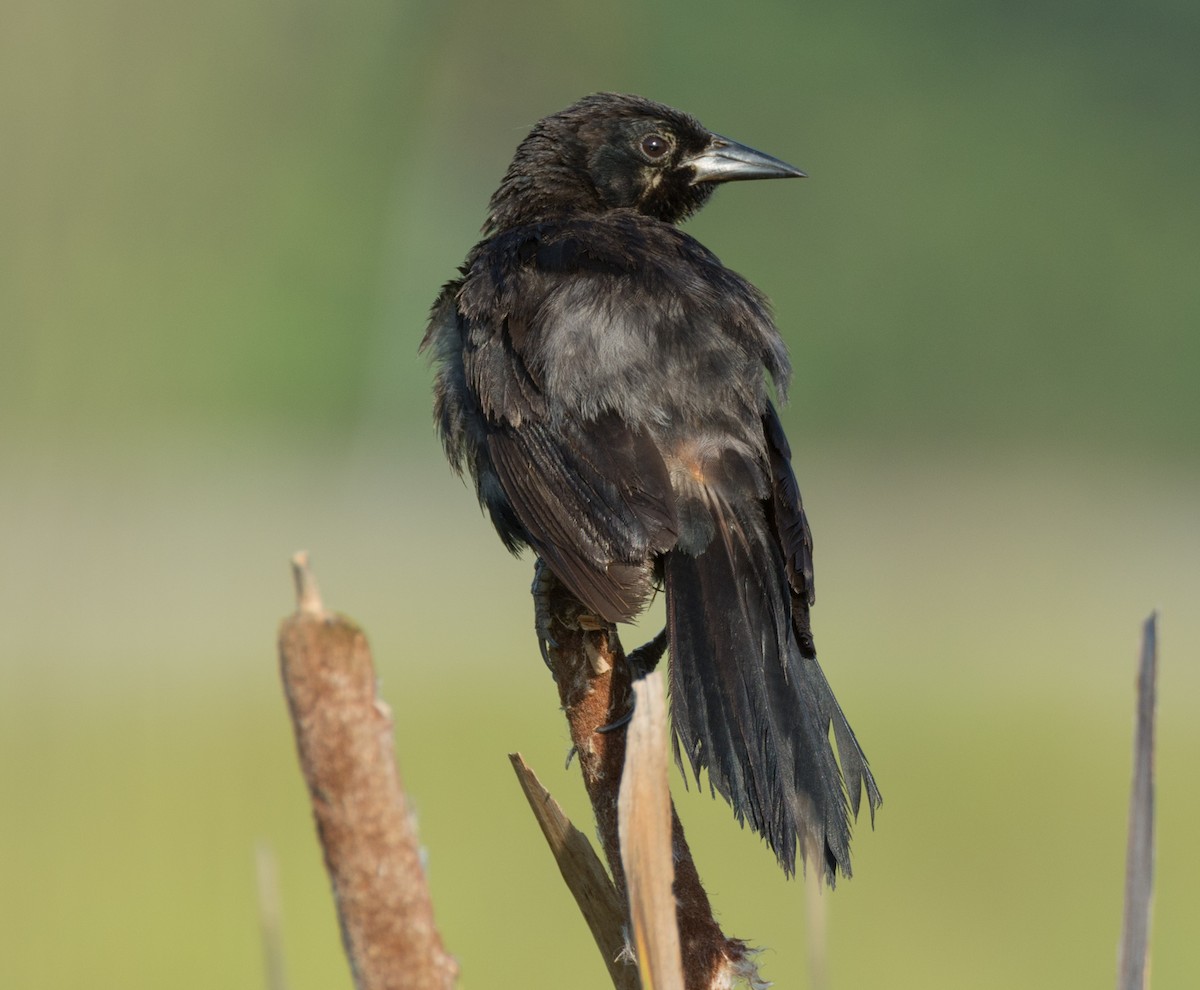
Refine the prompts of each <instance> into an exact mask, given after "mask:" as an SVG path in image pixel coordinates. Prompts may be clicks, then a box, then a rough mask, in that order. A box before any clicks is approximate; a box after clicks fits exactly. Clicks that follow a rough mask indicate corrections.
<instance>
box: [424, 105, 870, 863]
mask: <svg viewBox="0 0 1200 990" xmlns="http://www.w3.org/2000/svg"><path fill="white" fill-rule="evenodd" d="M801 174H802V173H800V172H798V171H797V170H796V169H794V168H792V167H791V166H789V165H785V164H784V163H783V162H780V161H778V160H776V159H773V158H771V157H770V156H767V155H763V154H761V153H759V152H755V151H752V150H751V149H749V148H745V147H743V146H741V145H738V144H735V143H733V142H731V141H728V140H726V139H724V138H721V137H719V136H717V135H715V134H713V133H711V132H710V131H708V130H706V129H705V128H704V127H702V126H701V125H700V123H699V122H698V121H696V120H695V119H694V118H692V117H690V116H688V115H686V114H683V113H680V112H679V111H677V110H672V109H671V108H670V107H666V106H663V105H661V104H658V103H652V102H650V101H649V100H644V99H641V98H639V97H635V96H619V95H616V94H612V93H598V94H595V95H593V96H589V97H586V98H585V99H583V100H581V101H579V102H578V103H576V104H575V105H574V106H571V107H568V108H567V109H566V110H563V111H562V112H561V113H557V114H554V115H552V116H550V117H547V118H545V119H544V120H542V121H541V122H540V123H538V124H537V126H536V127H534V129H533V131H532V133H530V135H529V136H528V137H527V138H526V139H525V140H524V141H522V142H521V145H520V146H519V147H518V148H517V151H516V155H515V157H514V158H513V162H512V164H511V165H510V166H509V169H508V172H507V173H506V174H505V176H504V179H503V181H502V182H501V184H500V188H499V189H498V190H497V191H496V193H495V195H494V196H493V197H492V200H491V204H490V210H489V213H488V218H487V222H486V223H485V225H484V240H482V241H481V242H480V243H479V244H477V245H476V246H475V248H474V249H473V250H472V251H471V253H470V255H469V256H468V257H467V260H466V262H465V264H464V265H463V267H462V268H461V278H458V279H456V280H455V281H453V282H450V283H448V284H447V285H446V286H445V287H444V288H443V290H442V293H441V296H440V297H439V298H438V301H437V303H436V304H435V305H434V307H433V313H432V318H431V320H430V324H429V329H428V331H427V332H426V334H425V339H424V341H423V343H422V348H423V349H426V348H427V349H429V350H430V351H431V352H432V355H433V358H434V360H435V362H436V365H437V384H436V404H435V418H436V421H437V425H438V428H439V430H440V432H441V436H442V440H443V443H444V444H445V448H446V454H447V456H448V457H449V459H450V463H451V464H452V465H453V466H454V467H455V469H457V470H459V471H461V470H462V469H463V468H466V469H467V470H468V471H469V472H470V474H471V476H472V477H473V478H474V480H475V485H476V488H477V491H478V495H479V500H480V503H481V504H482V505H483V506H484V507H485V508H486V509H487V511H488V512H489V513H490V515H491V518H492V522H493V523H494V524H495V526H496V529H497V531H498V532H499V534H500V538H501V539H502V540H503V541H504V543H505V545H506V546H507V547H508V548H509V549H510V550H514V551H515V550H518V549H520V548H521V547H523V546H530V547H532V548H533V549H534V551H535V552H536V553H537V554H538V555H539V556H540V557H541V558H542V559H543V560H545V562H546V563H547V565H549V567H550V569H551V570H552V571H553V572H554V573H555V575H557V577H558V578H559V579H560V580H561V581H562V582H563V583H565V584H566V585H567V587H569V588H570V589H571V591H572V592H573V593H574V594H575V595H576V596H577V597H578V598H579V599H580V600H581V601H583V602H584V603H585V604H586V605H587V606H588V607H589V608H590V609H591V610H593V611H594V612H595V613H597V614H598V615H600V616H602V617H603V618H604V619H606V620H608V621H610V622H622V621H627V620H629V619H632V618H633V617H634V616H636V615H637V614H638V613H639V612H640V611H641V609H642V608H643V606H644V605H645V603H646V601H647V598H648V597H649V595H650V593H651V591H652V590H653V588H654V586H655V585H656V583H657V582H660V581H661V582H662V583H663V585H664V586H665V589H666V598H667V616H668V619H667V622H668V626H667V628H668V639H669V644H670V645H669V649H670V657H671V660H670V663H671V710H672V718H673V723H674V731H675V747H676V757H677V758H678V759H680V761H681V762H682V761H684V760H686V761H687V764H688V765H690V767H691V768H692V771H693V772H694V773H695V774H696V775H697V776H698V775H699V773H700V770H701V769H702V768H707V770H708V774H709V779H710V781H711V782H712V785H713V787H714V788H715V789H716V790H717V791H719V792H720V793H721V794H722V795H723V796H724V797H725V798H727V799H728V800H729V801H730V803H731V804H732V806H733V809H734V812H735V813H736V815H737V817H738V820H739V821H749V823H750V825H751V826H752V827H753V828H754V829H755V831H757V832H759V833H760V834H761V835H762V836H763V838H764V839H765V840H766V841H767V843H768V844H769V845H770V846H771V848H772V849H773V850H774V852H775V855H776V856H777V857H778V859H779V862H780V863H781V864H782V866H783V868H784V869H785V870H786V871H787V872H789V873H791V872H793V871H794V869H795V854H796V847H797V844H799V845H800V847H801V851H802V853H803V852H804V851H805V850H806V849H808V848H814V849H817V850H820V851H821V852H822V854H823V857H824V864H823V865H824V868H825V871H826V875H827V877H828V878H829V880H830V882H831V883H832V882H833V879H834V877H835V873H836V871H837V870H838V869H840V870H841V871H842V872H843V873H845V874H849V873H850V849H849V843H850V813H851V811H852V812H853V813H854V814H855V815H857V813H858V808H859V802H860V796H861V791H862V789H864V788H865V790H866V793H867V801H868V803H869V805H870V808H871V811H872V813H874V809H875V807H876V806H877V805H878V804H879V801H880V796H879V791H878V789H877V788H876V786H875V781H874V778H873V777H872V776H871V772H870V769H869V768H868V767H867V762H866V759H865V757H864V756H863V753H862V750H861V749H860V748H859V746H858V743H857V741H856V740H855V738H854V733H853V732H852V731H851V729H850V726H849V724H848V723H847V722H846V719H845V717H844V716H843V715H842V711H841V709H840V708H839V707H838V704H837V701H836V700H835V699H834V696H833V692H832V691H831V690H830V688H829V684H828V683H827V682H826V680H825V677H824V674H823V673H822V672H821V668H820V667H819V666H818V664H817V660H816V650H815V647H814V645H813V639H812V632H811V629H810V626H809V606H810V605H811V604H812V602H813V572H812V538H811V535H810V532H809V528H808V521H807V519H806V518H805V515H804V508H803V505H802V504H801V501H800V490H799V488H798V486H797V484H796V479H795V476H794V475H793V474H792V469H791V464H790V452H789V450H788V444H787V440H786V439H785V437H784V434H783V428H782V426H781V425H780V422H779V418H778V416H777V414H776V412H775V409H774V407H773V405H772V404H771V401H770V399H769V396H768V390H767V381H766V378H767V377H770V378H771V379H773V380H774V382H775V384H776V387H777V388H778V389H779V390H780V391H781V392H782V391H783V389H784V388H785V387H786V384H787V379H788V376H789V373H790V367H789V364H788V358H787V353H786V350H785V348H784V344H783V341H782V340H781V338H780V336H779V332H778V330H777V329H776V328H775V325H774V323H773V322H772V319H771V315H770V313H769V311H768V307H767V302H766V300H765V299H764V298H763V296H762V295H761V294H760V293H759V292H758V291H757V290H756V289H755V288H754V287H753V286H752V285H750V284H749V283H748V282H746V281H745V280H744V279H743V278H741V277H740V276H738V275H736V274H735V273H734V272H731V271H730V270H729V269H727V268H725V267H724V266H723V265H722V264H721V263H720V261H718V260H717V258H716V257H715V256H714V255H713V254H712V253H711V252H710V251H708V250H707V249H706V248H704V247H703V246H702V245H701V244H699V243H698V242H697V241H695V240H693V239H692V238H691V237H689V236H688V235H687V234H685V233H683V232H682V231H680V230H679V229H678V228H677V227H676V226H675V224H677V223H679V222H680V221H682V220H683V219H685V218H686V217H687V216H689V215H690V214H691V213H693V212H695V211H696V210H697V209H699V208H700V207H701V206H702V205H703V204H704V203H705V201H707V199H708V198H709V196H711V195H712V192H713V190H714V189H715V188H716V184H717V183H718V182H722V181H727V180H732V179H747V178H771V177H786V176H797V175H801ZM831 725H832V728H833V734H834V737H835V738H836V740H837V746H838V756H837V757H835V755H834V751H833V747H832V744H831V742H830V738H829V730H830V726H831ZM839 758H840V764H841V766H840V769H839V762H838V761H839Z"/></svg>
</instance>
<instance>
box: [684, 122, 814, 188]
mask: <svg viewBox="0 0 1200 990" xmlns="http://www.w3.org/2000/svg"><path fill="white" fill-rule="evenodd" d="M680 164H681V165H691V166H692V168H693V169H695V170H696V177H695V178H694V179H692V184H693V185H694V184H696V183H700V182H733V181H735V180H737V179H803V178H804V173H803V172H801V171H800V169H798V168H794V167H793V166H791V165H789V164H787V162H781V161H780V160H779V159H778V158H772V157H771V156H770V155H765V154H763V153H762V152H761V151H755V150H754V149H753V148H747V147H746V146H745V145H744V144H738V143H737V142H736V141H730V140H729V138H724V137H721V135H719V134H714V135H713V136H712V140H711V141H709V143H708V147H707V148H705V149H704V150H703V151H702V152H700V154H698V155H693V156H692V157H691V158H685V159H683V161H682V162H680Z"/></svg>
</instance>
